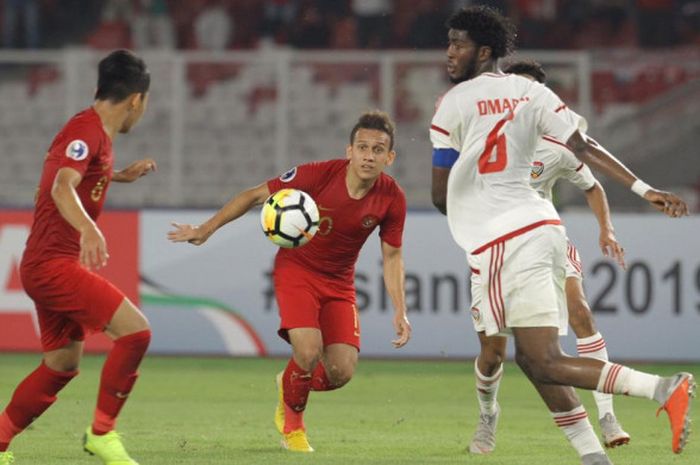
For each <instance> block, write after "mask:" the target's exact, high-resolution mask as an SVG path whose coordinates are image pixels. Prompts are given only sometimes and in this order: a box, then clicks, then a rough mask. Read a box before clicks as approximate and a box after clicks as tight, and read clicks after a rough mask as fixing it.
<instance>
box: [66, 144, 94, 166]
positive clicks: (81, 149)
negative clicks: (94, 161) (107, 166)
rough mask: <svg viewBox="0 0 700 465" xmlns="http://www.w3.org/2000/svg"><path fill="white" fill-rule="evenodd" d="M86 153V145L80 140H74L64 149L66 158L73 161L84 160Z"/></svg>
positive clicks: (87, 151)
mask: <svg viewBox="0 0 700 465" xmlns="http://www.w3.org/2000/svg"><path fill="white" fill-rule="evenodd" d="M88 153H89V150H88V146H87V144H86V143H85V142H83V141H82V140H80V139H75V140H74V141H72V142H71V143H70V144H68V146H67V147H66V156H67V157H68V158H70V159H72V160H75V161H82V160H85V159H86V158H87V156H88Z"/></svg>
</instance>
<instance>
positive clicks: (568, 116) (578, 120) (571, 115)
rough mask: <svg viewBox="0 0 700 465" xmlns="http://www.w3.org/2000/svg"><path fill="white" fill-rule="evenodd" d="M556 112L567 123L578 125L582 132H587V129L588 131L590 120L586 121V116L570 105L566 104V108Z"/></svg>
mask: <svg viewBox="0 0 700 465" xmlns="http://www.w3.org/2000/svg"><path fill="white" fill-rule="evenodd" d="M555 113H557V114H558V115H559V116H561V117H562V119H563V120H564V121H566V122H567V123H569V124H571V125H573V126H576V127H577V128H578V130H579V132H580V133H581V134H585V133H586V131H588V121H586V118H584V117H583V116H581V115H579V114H578V113H576V112H575V111H574V110H572V109H570V108H569V107H567V106H564V108H563V109H562V110H560V111H556V110H555Z"/></svg>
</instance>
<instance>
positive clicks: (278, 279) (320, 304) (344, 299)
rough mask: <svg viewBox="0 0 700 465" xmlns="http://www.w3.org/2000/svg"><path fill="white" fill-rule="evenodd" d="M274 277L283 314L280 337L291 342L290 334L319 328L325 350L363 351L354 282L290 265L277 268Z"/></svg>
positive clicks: (277, 266) (278, 303)
mask: <svg viewBox="0 0 700 465" xmlns="http://www.w3.org/2000/svg"><path fill="white" fill-rule="evenodd" d="M273 276H274V283H275V296H276V297H277V306H278V307H279V310H280V319H281V321H280V329H279V331H278V332H277V333H278V334H279V335H280V337H282V338H283V339H285V340H286V341H287V342H289V335H288V334H287V332H288V330H290V329H294V328H317V329H320V330H321V334H322V336H323V345H324V346H327V345H330V344H338V343H342V344H349V345H351V346H353V347H355V348H357V350H360V320H359V318H358V315H357V307H356V306H355V287H354V285H353V284H352V282H350V283H346V282H344V281H339V280H338V279H337V278H331V277H329V276H325V275H322V274H318V273H314V272H312V271H309V270H307V269H305V268H303V267H301V266H299V265H295V264H290V263H284V264H281V265H277V264H276V266H275V271H274V274H273Z"/></svg>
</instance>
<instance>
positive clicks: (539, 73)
mask: <svg viewBox="0 0 700 465" xmlns="http://www.w3.org/2000/svg"><path fill="white" fill-rule="evenodd" d="M503 72H504V73H508V74H527V75H528V76H532V77H533V78H535V81H537V82H540V83H542V84H544V83H545V81H546V80H547V74H546V73H545V72H544V69H543V68H542V65H541V64H540V63H538V62H536V61H535V60H518V61H512V62H508V63H507V64H506V65H505V66H504V67H503Z"/></svg>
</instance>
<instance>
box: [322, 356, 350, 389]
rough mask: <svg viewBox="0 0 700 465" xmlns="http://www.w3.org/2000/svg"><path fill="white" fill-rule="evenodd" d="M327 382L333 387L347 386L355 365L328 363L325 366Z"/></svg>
mask: <svg viewBox="0 0 700 465" xmlns="http://www.w3.org/2000/svg"><path fill="white" fill-rule="evenodd" d="M326 374H327V375H328V380H329V381H330V382H331V384H332V385H333V387H340V386H344V385H346V384H348V383H349V382H350V380H351V379H352V375H353V374H355V363H352V362H346V363H329V364H328V365H327V366H326Z"/></svg>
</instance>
